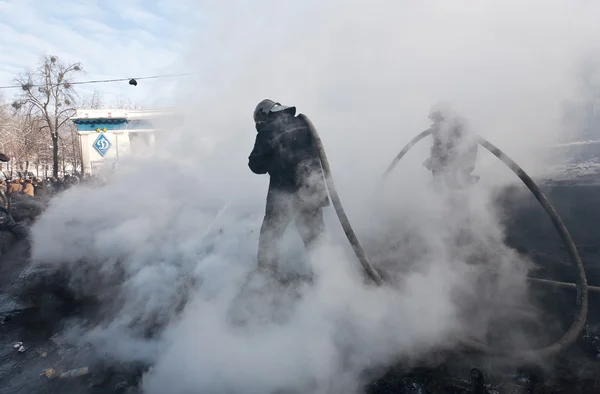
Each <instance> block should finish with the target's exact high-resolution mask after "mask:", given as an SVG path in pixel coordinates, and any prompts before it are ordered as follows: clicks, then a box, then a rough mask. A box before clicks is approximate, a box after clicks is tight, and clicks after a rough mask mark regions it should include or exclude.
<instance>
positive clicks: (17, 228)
mask: <svg viewBox="0 0 600 394" xmlns="http://www.w3.org/2000/svg"><path fill="white" fill-rule="evenodd" d="M9 160H10V159H9V157H8V156H6V155H5V154H3V153H0V161H2V162H8V161H9ZM0 231H8V232H10V233H12V234H13V235H15V237H17V238H18V239H23V238H26V237H27V236H28V235H29V231H28V229H27V227H25V226H23V225H21V224H19V223H17V222H15V220H14V219H13V217H12V216H11V214H10V200H9V198H8V197H7V196H6V194H5V193H4V191H3V190H0ZM0 255H2V250H1V248H0Z"/></svg>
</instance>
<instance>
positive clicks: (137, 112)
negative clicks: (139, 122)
mask: <svg viewBox="0 0 600 394" xmlns="http://www.w3.org/2000/svg"><path fill="white" fill-rule="evenodd" d="M174 112H175V111H174V110H173V109H171V108H163V109H78V110H77V112H76V113H75V116H72V117H71V120H74V121H75V120H85V119H127V120H130V119H131V120H133V119H152V118H160V117H163V116H168V115H172V114H174Z"/></svg>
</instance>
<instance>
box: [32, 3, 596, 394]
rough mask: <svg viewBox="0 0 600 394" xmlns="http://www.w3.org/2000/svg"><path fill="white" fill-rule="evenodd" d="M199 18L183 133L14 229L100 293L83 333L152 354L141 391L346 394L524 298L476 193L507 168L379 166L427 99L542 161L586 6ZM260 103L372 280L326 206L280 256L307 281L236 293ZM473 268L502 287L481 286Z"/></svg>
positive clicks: (252, 219)
mask: <svg viewBox="0 0 600 394" xmlns="http://www.w3.org/2000/svg"><path fill="white" fill-rule="evenodd" d="M200 9H201V11H202V12H203V13H204V14H205V15H206V23H205V25H203V26H201V27H200V28H199V30H200V31H199V32H198V37H199V38H197V39H194V40H192V44H193V45H192V48H193V49H192V51H191V53H190V54H189V56H188V57H187V59H186V63H187V64H189V65H191V66H194V67H197V68H198V69H199V70H200V71H201V77H200V78H198V80H196V81H194V83H193V84H188V85H186V86H181V88H180V96H179V97H178V100H179V102H180V105H179V106H178V108H179V109H180V111H181V113H182V116H183V120H184V122H183V125H180V126H177V127H175V126H169V132H168V134H167V135H166V136H163V137H162V140H163V145H161V147H160V148H159V149H160V151H159V152H157V153H156V155H155V156H153V157H150V158H130V159H129V160H128V161H127V162H125V163H124V164H123V168H122V171H121V172H120V173H119V174H116V175H114V176H113V177H112V178H111V179H110V182H109V183H108V184H107V185H105V186H103V187H100V188H95V189H91V188H85V187H81V188H77V189H73V190H69V191H67V192H65V193H64V194H63V195H62V196H61V197H59V198H57V199H56V200H55V201H53V203H52V205H51V206H50V208H49V209H48V210H47V212H46V213H45V214H44V215H43V216H42V217H41V219H40V220H39V221H38V222H37V223H36V225H35V227H34V229H33V234H34V245H33V246H34V247H33V258H34V260H35V261H37V262H40V263H45V264H50V265H52V266H53V267H55V268H56V269H66V270H67V271H68V272H69V274H70V278H71V282H70V286H71V287H72V288H73V289H74V290H75V291H76V292H77V293H78V294H80V295H91V296H94V297H97V298H98V299H99V300H100V301H102V302H103V304H104V309H103V313H102V314H101V315H99V320H100V322H99V323H98V324H97V325H96V326H94V327H93V328H92V329H90V330H88V331H86V335H85V339H86V340H88V341H91V342H93V343H96V344H102V345H103V349H105V350H106V351H107V352H108V353H109V354H110V355H112V356H115V357H118V358H121V359H123V360H138V359H142V360H144V361H148V362H151V363H152V364H153V368H152V370H151V371H150V372H149V373H148V375H147V376H145V377H144V381H143V387H144V390H145V391H146V392H147V393H151V394H152V393H164V392H167V391H168V392H172V393H191V392H198V391H202V392H210V393H240V392H244V393H272V392H293V393H296V392H298V393H300V392H314V393H351V392H360V390H361V384H362V383H364V376H365V375H363V373H365V372H366V371H369V370H373V369H376V368H377V367H380V366H385V365H388V364H389V363H392V362H395V361H397V360H400V359H402V360H405V361H411V360H415V359H417V358H419V357H423V356H425V355H426V354H427V353H428V352H429V351H431V350H432V349H434V348H439V347H446V346H452V345H453V344H455V341H456V340H457V339H459V338H461V337H464V336H474V337H478V338H482V337H483V336H485V334H486V333H487V332H488V330H489V328H490V324H491V323H492V322H494V321H496V320H495V319H497V318H503V317H506V316H508V314H510V311H512V310H514V306H515V305H523V304H527V288H526V283H525V274H526V272H527V269H528V268H530V264H529V263H528V262H527V261H522V259H521V258H519V257H518V256H517V255H516V253H515V252H513V251H512V250H510V249H509V248H508V247H506V246H504V245H503V229H502V226H501V225H500V224H499V222H500V220H499V218H498V213H497V212H495V211H494V210H493V208H492V205H491V197H492V196H493V193H494V191H495V190H496V187H497V186H499V185H502V184H505V183H506V182H510V181H512V180H513V179H512V178H511V174H510V173H509V172H508V171H506V170H504V169H503V168H502V167H501V165H499V164H497V163H496V162H495V161H493V159H492V158H490V157H489V156H487V155H486V153H485V152H483V151H482V150H480V153H479V162H478V168H477V169H476V173H477V174H478V175H481V177H482V180H481V182H480V183H479V184H478V186H477V187H476V188H474V189H473V190H471V191H470V192H469V193H468V194H459V195H456V194H452V195H447V194H444V193H441V194H440V193H437V192H433V191H432V189H431V188H430V186H429V184H428V182H429V174H428V172H427V171H426V170H425V169H424V168H422V166H421V162H422V161H423V159H424V154H425V153H426V150H427V146H426V145H427V144H422V146H419V147H417V148H415V149H414V151H411V153H410V154H409V155H408V156H407V157H406V159H405V160H404V161H402V162H401V163H400V168H399V169H398V170H397V171H396V172H395V173H393V175H392V176H391V177H390V179H389V180H388V182H387V183H386V184H385V185H382V184H381V182H380V176H381V173H382V172H383V170H384V169H385V167H386V166H387V165H388V164H389V161H390V160H391V159H392V158H393V157H394V155H395V154H396V153H397V151H398V150H399V149H400V148H401V147H402V146H403V145H404V144H405V143H406V142H407V141H408V140H409V139H410V138H412V137H413V136H414V135H415V134H416V133H417V132H418V131H421V130H423V129H425V128H427V127H428V126H429V121H428V119H427V113H428V111H429V108H430V107H431V105H432V104H434V103H435V102H437V101H438V100H447V101H450V102H452V103H453V104H454V105H455V107H456V109H457V110H458V112H459V113H460V114H462V115H463V116H465V117H466V118H468V119H469V122H470V126H471V128H472V129H473V130H474V131H476V132H478V133H480V134H482V135H484V136H486V137H488V138H489V139H491V140H492V141H493V142H494V143H496V144H497V145H498V146H500V147H501V148H502V149H503V150H505V151H506V152H507V153H508V154H509V155H511V156H512V157H513V158H514V159H516V160H517V161H518V162H520V163H521V164H522V165H523V167H524V168H525V169H526V170H528V171H529V170H535V169H541V168H543V167H544V166H545V165H546V164H547V163H546V162H544V161H542V160H541V157H539V156H536V155H534V154H532V152H535V149H536V148H538V147H540V146H545V145H547V144H551V143H553V142H556V141H558V140H559V139H563V138H564V137H565V133H571V132H573V129H572V128H571V127H572V126H573V125H571V124H569V125H567V126H568V127H565V124H564V122H561V120H562V108H563V107H562V106H563V104H564V103H565V102H566V101H577V100H580V99H583V98H585V97H584V93H583V92H582V90H581V86H579V85H578V83H579V82H578V81H579V74H578V72H579V67H580V66H581V64H583V63H584V62H586V61H588V60H589V59H590V58H593V55H594V54H595V53H597V50H598V48H597V44H596V41H595V38H596V37H598V33H599V32H598V29H600V26H598V24H597V21H596V20H595V19H596V17H595V16H596V15H599V14H600V5H598V4H595V3H585V4H584V3H581V2H574V1H559V0H554V1H543V2H542V1H528V2H522V1H519V2H517V1H505V2H494V1H479V2H476V3H475V2H452V3H450V2H444V1H420V2H397V3H394V4H392V3H391V2H387V1H381V0H373V1H371V2H359V1H353V0H350V1H343V2H342V1H341V0H335V1H328V2H318V1H305V2H281V1H279V2H276V1H271V0H266V1H262V2H260V4H256V3H254V2H253V3H250V2H243V1H234V2H233V3H232V2H228V3H227V5H225V4H217V3H211V2H203V3H202V4H201V6H200ZM595 46H596V47H595ZM266 97H270V98H273V99H275V100H278V101H280V102H282V103H285V104H292V105H296V106H297V107H298V108H299V111H301V112H303V113H306V114H307V115H308V116H309V117H310V118H311V119H312V120H313V122H314V123H315V125H316V126H317V128H318V129H319V131H320V133H321V137H322V139H323V142H324V144H325V148H326V149H327V152H328V155H329V159H330V161H331V163H332V165H333V171H334V174H333V175H334V177H335V180H336V183H337V185H338V189H339V192H340V195H341V197H342V201H343V202H344V204H345V207H346V209H347V211H348V212H349V215H350V220H351V222H352V224H353V226H354V227H355V230H356V231H357V233H358V234H359V237H360V238H361V239H362V240H363V242H364V243H365V246H366V247H367V249H368V251H369V253H370V255H371V256H373V258H374V260H375V261H376V263H377V265H378V266H380V267H381V268H383V269H384V270H385V272H386V275H387V276H388V277H389V278H390V279H389V282H390V285H389V286H386V287H383V288H373V287H372V286H369V285H365V284H364V283H363V282H364V281H363V278H362V277H361V272H360V270H359V267H358V263H357V262H356V260H355V259H354V257H353V256H352V254H351V251H350V250H349V248H348V246H347V244H346V243H345V241H344V239H343V234H342V233H341V231H340V230H339V225H338V224H337V223H336V219H335V216H334V214H333V212H332V210H331V208H330V209H329V211H328V212H327V225H328V235H329V240H328V242H327V244H326V245H325V246H323V247H322V248H321V249H319V250H318V251H316V252H315V253H314V254H313V255H311V256H305V255H304V252H303V247H302V245H301V242H300V240H299V237H298V236H297V235H296V234H295V232H294V231H289V232H288V234H287V236H286V239H285V240H284V242H283V243H284V244H283V245H282V246H281V248H282V251H283V252H282V254H283V255H284V256H285V258H284V261H283V262H282V264H283V265H284V266H285V269H288V270H300V271H302V270H305V271H306V270H308V271H312V272H313V273H314V278H315V279H314V283H313V284H312V285H308V284H304V285H295V286H291V287H288V288H283V287H281V286H278V285H277V284H275V283H272V282H270V281H269V279H268V278H263V277H260V276H257V275H254V276H252V277H251V278H250V280H249V283H248V284H247V287H244V286H245V285H244V283H246V278H247V275H248V274H249V273H250V272H251V271H252V270H253V269H254V267H255V265H256V261H255V256H256V246H257V238H258V229H259V226H260V221H261V219H262V214H263V208H264V207H263V204H264V196H265V194H266V187H267V179H266V177H258V176H254V175H253V174H251V173H250V172H249V170H248V169H247V166H246V160H247V156H248V153H249V152H250V149H251V147H252V143H253V138H254V131H253V124H252V120H251V117H250V113H251V111H252V109H253V108H254V105H255V104H256V103H257V102H258V101H260V100H261V99H263V98H266ZM482 264H484V265H485V268H486V270H489V269H493V270H495V271H497V272H499V274H498V275H499V278H498V279H497V280H495V281H493V282H492V281H486V282H484V285H483V286H482V285H481V283H480V277H479V276H478V275H476V274H482V272H483V271H481V270H480V267H481V265H482ZM478 278H479V279H478ZM491 283H493V285H491ZM241 288H245V290H244V291H245V293H243V295H242V296H240V295H239V293H240V289H241ZM499 295H502V297H499ZM499 298H501V299H502V301H503V305H498V303H497V301H496V300H497V299H499ZM486 311H487V313H486ZM490 311H492V312H493V313H491V312H490ZM515 335H516V334H515ZM523 335H524V334H523ZM510 339H511V341H512V342H513V344H514V343H516V344H520V343H521V341H523V340H524V338H521V337H518V336H515V337H511V338H510Z"/></svg>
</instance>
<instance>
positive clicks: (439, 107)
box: [429, 102, 454, 123]
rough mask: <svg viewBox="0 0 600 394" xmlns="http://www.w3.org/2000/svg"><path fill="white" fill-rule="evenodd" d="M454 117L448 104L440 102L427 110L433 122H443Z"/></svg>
mask: <svg viewBox="0 0 600 394" xmlns="http://www.w3.org/2000/svg"><path fill="white" fill-rule="evenodd" d="M453 117H454V111H453V109H452V107H451V106H450V104H448V103H445V102H441V103H437V104H436V105H434V106H433V107H432V108H431V110H430V111H429V119H430V120H431V121H432V122H434V123H438V122H443V121H447V120H450V119H452V118H453Z"/></svg>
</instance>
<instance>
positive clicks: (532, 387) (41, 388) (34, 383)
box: [0, 181, 600, 394]
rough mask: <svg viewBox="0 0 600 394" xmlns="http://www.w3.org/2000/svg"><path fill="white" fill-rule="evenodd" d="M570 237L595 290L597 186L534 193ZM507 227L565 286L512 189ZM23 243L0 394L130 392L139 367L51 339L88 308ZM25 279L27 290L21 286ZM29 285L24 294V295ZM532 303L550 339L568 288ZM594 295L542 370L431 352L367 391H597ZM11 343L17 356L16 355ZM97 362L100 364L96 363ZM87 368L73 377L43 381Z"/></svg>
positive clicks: (544, 271)
mask: <svg viewBox="0 0 600 394" xmlns="http://www.w3.org/2000/svg"><path fill="white" fill-rule="evenodd" d="M543 189H544V192H545V193H546V195H547V197H548V198H549V200H550V201H551V202H552V204H553V205H554V206H555V208H556V210H557V211H558V213H559V214H560V215H561V217H562V219H563V221H564V222H565V224H566V226H567V228H568V229H569V231H570V232H571V235H572V237H573V239H574V240H575V243H576V244H577V247H578V249H579V252H580V254H581V257H582V259H583V261H584V265H585V266H586V270H587V275H588V282H589V284H590V285H596V286H600V238H599V237H598V232H597V224H598V223H600V210H598V209H597V205H596V204H597V202H599V201H600V182H598V183H594V182H589V181H588V182H561V183H555V184H548V185H546V186H544V187H543ZM498 207H499V210H500V212H502V214H503V218H504V221H505V224H506V226H507V229H508V231H507V242H508V243H509V244H510V245H511V246H512V247H514V248H515V249H517V250H518V251H519V252H521V253H523V254H526V255H527V256H529V257H530V258H531V259H532V260H534V261H535V262H536V263H537V266H538V269H537V271H536V272H535V273H534V275H535V276H537V277H540V278H547V279H556V280H561V281H569V282H571V281H574V273H573V269H572V268H571V266H570V264H569V260H568V255H567V254H566V251H565V248H564V246H563V245H562V243H561V241H560V239H559V237H558V235H557V234H556V232H555V230H554V229H553V227H552V225H551V222H550V220H549V219H548V218H547V217H546V214H545V213H544V212H543V210H542V209H541V208H540V207H539V206H538V205H537V202H536V201H535V199H534V198H533V197H532V196H531V195H529V193H528V192H527V190H524V188H523V187H522V186H520V185H519V186H516V187H514V188H507V189H505V190H503V191H502V192H501V193H500V194H499V196H498ZM26 249H27V247H26V245H16V246H15V247H13V248H12V249H11V250H10V252H9V253H8V254H7V255H5V256H2V258H1V260H0V338H1V340H0V393H2V394H17V393H28V394H29V393H65V394H69V393H78V394H86V393H90V394H91V393H136V392H138V390H137V389H136V386H137V383H138V382H139V378H140V376H141V374H142V372H143V370H144V368H145V366H139V365H123V364H119V363H116V362H115V361H114V360H110V359H102V357H101V355H99V354H98V353H97V351H96V350H94V349H91V348H75V347H70V346H68V345H66V344H65V342H64V341H62V339H61V337H60V336H59V333H60V332H62V330H63V329H64V328H65V327H66V324H68V323H69V321H71V320H72V319H83V320H85V317H86V316H93V314H94V305H93V302H91V303H90V302H88V300H85V302H84V300H75V299H73V298H71V297H70V295H69V294H68V293H66V292H65V291H64V289H63V286H61V283H63V282H62V281H61V280H60V279H57V278H45V277H44V275H39V274H37V273H36V272H31V271H28V270H27V269H26V267H27V250H26ZM30 283H35V286H30V285H29V284H30ZM28 288H31V289H32V290H31V291H28ZM532 289H533V292H534V294H536V296H537V297H538V300H539V302H540V304H542V305H545V306H547V307H548V306H551V308H546V309H549V310H551V312H552V316H553V318H554V319H555V320H556V321H557V322H558V323H559V324H558V325H557V327H554V329H555V331H556V332H553V333H552V335H554V336H559V335H560V334H561V332H564V330H565V329H566V328H567V327H568V325H569V324H570V322H571V318H572V314H573V313H572V311H573V306H574V304H575V297H574V291H572V290H564V289H556V288H551V287H548V286H546V285H539V284H532ZM598 305H600V294H598V293H590V309H589V318H588V326H587V328H586V330H585V331H584V334H583V335H582V336H581V338H580V339H579V341H578V343H577V344H576V345H575V346H573V347H572V348H570V349H569V350H568V351H567V352H566V353H565V354H563V355H561V356H560V357H559V358H558V359H556V360H551V362H550V363H549V364H548V365H549V366H547V367H546V368H544V369H542V368H535V367H519V366H518V365H516V364H515V363H514V362H512V363H511V362H510V361H508V362H506V361H505V362H503V363H498V362H497V361H496V360H493V359H490V358H487V357H484V356H481V355H476V354H469V353H466V352H461V353H456V352H455V353H448V354H437V355H435V356H436V359H435V360H432V359H430V360H425V361H424V362H423V363H422V364H421V365H427V366H421V367H418V368H415V367H412V368H408V367H406V366H405V365H397V366H394V367H391V368H389V369H386V370H385V371H379V372H378V373H376V374H373V375H369V377H370V380H371V383H369V384H368V385H367V386H366V387H365V392H366V393H367V394H392V393H394V394H395V393H415V394H416V393H423V394H425V393H486V392H487V393H515V394H516V393H599V392H600V309H599V308H598V307H597V306H598ZM15 342H23V344H24V346H25V347H27V350H26V351H25V352H24V353H19V352H18V351H17V350H16V349H14V348H13V344H14V343H15ZM98 360H101V361H98ZM81 367H88V368H89V373H88V374H86V375H84V376H80V377H70V378H63V379H56V378H54V379H49V378H47V377H46V376H44V375H43V373H44V371H45V370H46V369H48V368H53V369H55V370H56V371H57V372H58V373H61V372H64V371H68V370H71V369H74V368H81Z"/></svg>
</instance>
